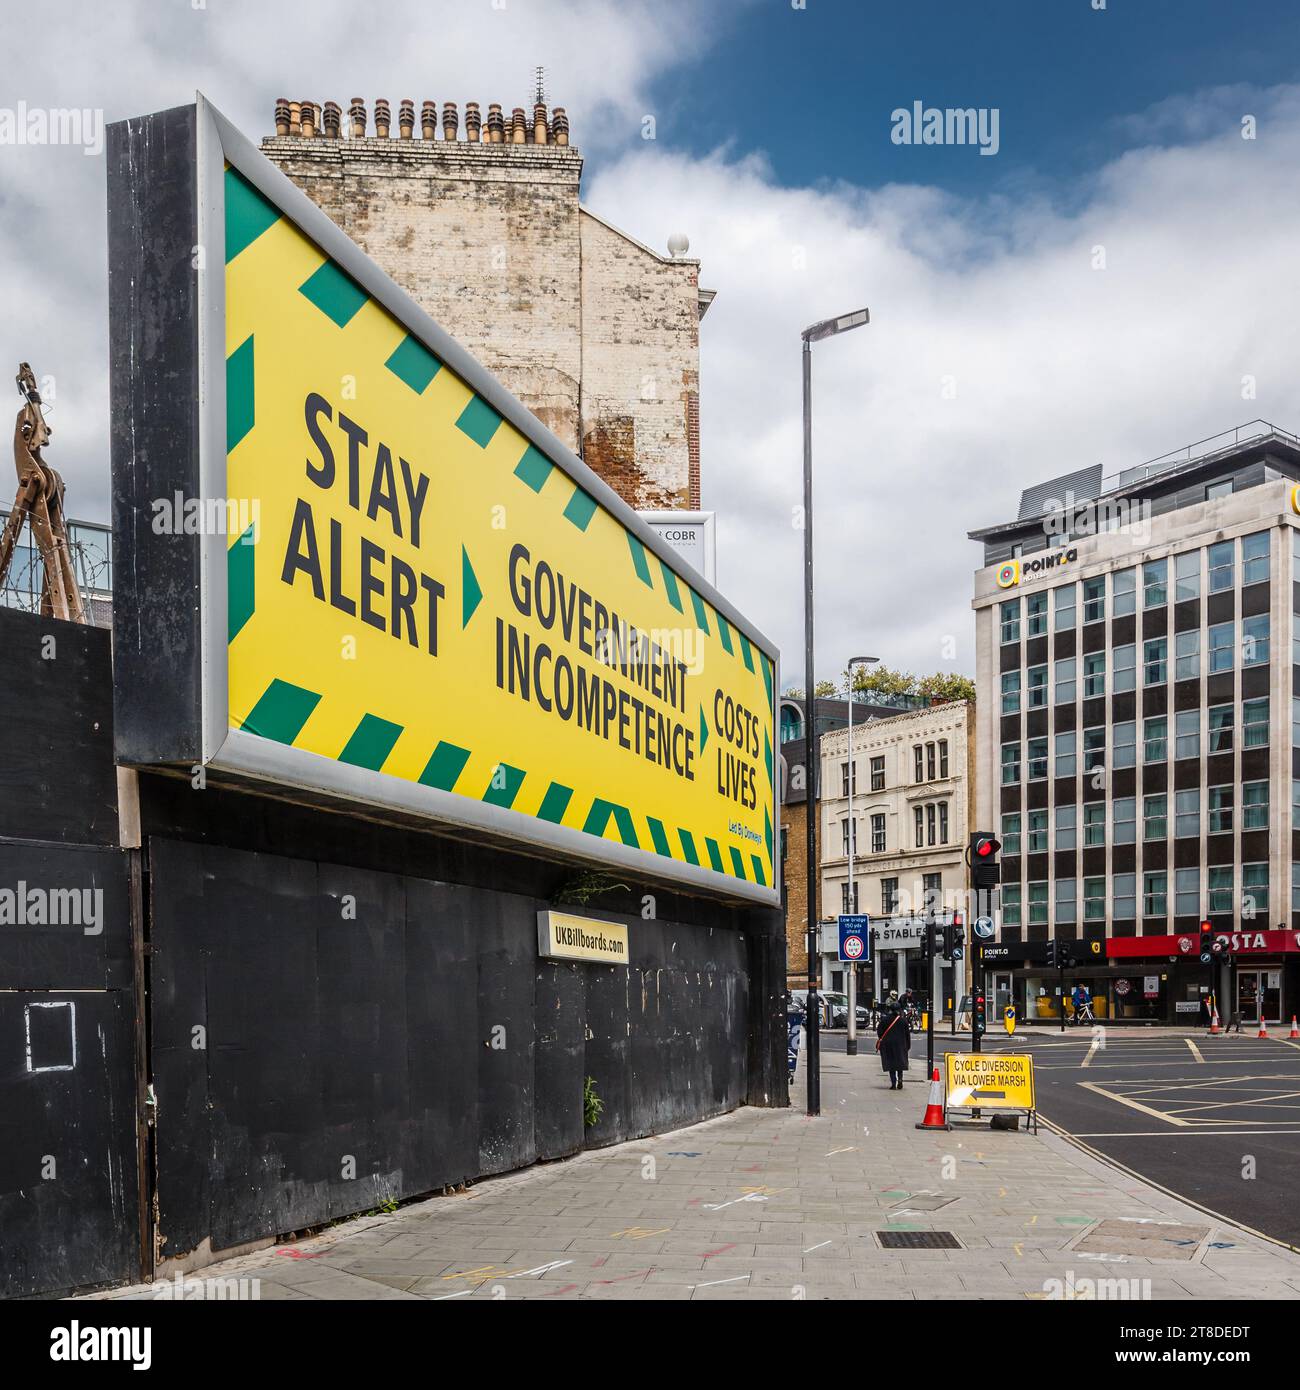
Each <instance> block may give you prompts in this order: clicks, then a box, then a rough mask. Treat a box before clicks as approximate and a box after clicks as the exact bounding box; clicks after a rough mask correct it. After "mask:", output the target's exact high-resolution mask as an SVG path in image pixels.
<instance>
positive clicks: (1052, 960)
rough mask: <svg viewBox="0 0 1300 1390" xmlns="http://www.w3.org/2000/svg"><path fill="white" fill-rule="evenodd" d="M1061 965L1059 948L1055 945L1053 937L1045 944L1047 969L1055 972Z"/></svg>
mask: <svg viewBox="0 0 1300 1390" xmlns="http://www.w3.org/2000/svg"><path fill="white" fill-rule="evenodd" d="M1060 964H1061V948H1060V946H1058V945H1057V942H1056V938H1055V937H1053V938H1052V939H1051V941H1049V942H1048V943H1047V968H1048V969H1049V970H1055V969H1056V967H1057V966H1058V965H1060Z"/></svg>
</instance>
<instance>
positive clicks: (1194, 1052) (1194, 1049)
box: [1183, 1038, 1205, 1062]
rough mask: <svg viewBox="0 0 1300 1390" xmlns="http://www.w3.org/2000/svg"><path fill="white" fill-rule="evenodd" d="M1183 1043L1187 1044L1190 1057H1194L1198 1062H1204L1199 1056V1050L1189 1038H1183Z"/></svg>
mask: <svg viewBox="0 0 1300 1390" xmlns="http://www.w3.org/2000/svg"><path fill="white" fill-rule="evenodd" d="M1183 1041H1184V1042H1185V1043H1186V1044H1187V1046H1188V1047H1189V1048H1191V1050H1192V1056H1193V1057H1195V1058H1196V1060H1197V1061H1198V1062H1204V1061H1205V1058H1204V1057H1203V1056H1202V1055H1201V1049H1200V1048H1199V1047H1197V1046H1196V1044H1195V1043H1194V1042H1193V1041H1192V1040H1191V1038H1184V1039H1183Z"/></svg>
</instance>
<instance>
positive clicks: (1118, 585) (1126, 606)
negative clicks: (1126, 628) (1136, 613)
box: [1110, 570, 1137, 618]
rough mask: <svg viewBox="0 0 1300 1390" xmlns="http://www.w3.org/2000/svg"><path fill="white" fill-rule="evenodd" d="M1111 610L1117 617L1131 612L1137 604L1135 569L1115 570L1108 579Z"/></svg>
mask: <svg viewBox="0 0 1300 1390" xmlns="http://www.w3.org/2000/svg"><path fill="white" fill-rule="evenodd" d="M1110 606H1111V612H1112V613H1113V614H1114V615H1115V617H1117V618H1122V617H1124V616H1125V615H1126V614H1128V613H1132V612H1133V610H1134V608H1135V607H1136V606H1137V571H1136V570H1116V571H1115V573H1114V574H1113V575H1111V579H1110Z"/></svg>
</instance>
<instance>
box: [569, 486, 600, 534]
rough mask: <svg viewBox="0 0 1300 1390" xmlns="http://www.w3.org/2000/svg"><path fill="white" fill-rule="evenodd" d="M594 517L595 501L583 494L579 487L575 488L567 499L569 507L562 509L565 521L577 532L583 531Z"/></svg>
mask: <svg viewBox="0 0 1300 1390" xmlns="http://www.w3.org/2000/svg"><path fill="white" fill-rule="evenodd" d="M595 515H596V499H595V498H594V497H592V496H590V495H589V494H588V493H585V492H583V490H582V489H581V488H580V487H575V488H574V489H573V496H572V497H570V498H569V505H568V506H567V507H565V509H564V519H565V521H571V522H572V523H573V524H574V525H575V526H576V527H577V528H578V530H579V531H585V530H586V529H587V527H588V526H590V525H591V518H592V517H593V516H595Z"/></svg>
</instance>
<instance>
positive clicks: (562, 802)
mask: <svg viewBox="0 0 1300 1390" xmlns="http://www.w3.org/2000/svg"><path fill="white" fill-rule="evenodd" d="M572 800H573V788H572V787H566V786H564V784H563V783H561V782H552V783H551V785H550V786H549V787H547V789H546V795H545V796H544V797H542V804H541V805H540V806H539V807H538V808H537V819H538V820H547V821H550V822H551V824H552V825H559V824H560V822H561V821H562V820H563V819H564V813H565V811H567V810H568V809H569V802H570V801H572Z"/></svg>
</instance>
